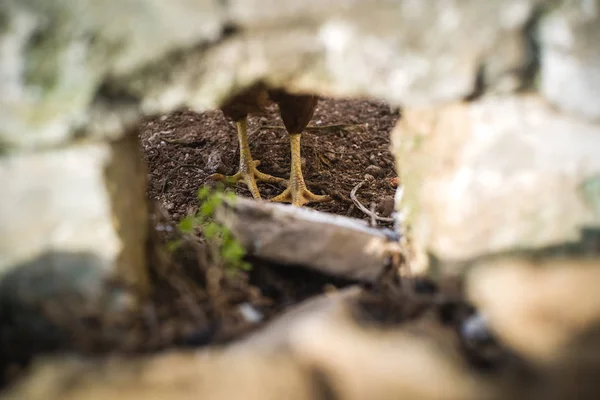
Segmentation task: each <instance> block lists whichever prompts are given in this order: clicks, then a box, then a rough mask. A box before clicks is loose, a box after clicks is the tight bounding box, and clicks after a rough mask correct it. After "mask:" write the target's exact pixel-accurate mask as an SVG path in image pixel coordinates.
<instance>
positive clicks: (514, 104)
mask: <svg viewBox="0 0 600 400" xmlns="http://www.w3.org/2000/svg"><path fill="white" fill-rule="evenodd" d="M393 136H394V143H395V144H394V145H395V147H396V151H397V155H398V159H400V160H402V165H401V166H400V167H399V170H400V173H401V176H402V182H403V183H404V186H405V198H404V204H405V205H406V207H407V209H406V210H405V211H407V213H406V214H407V217H408V221H409V223H410V224H411V225H412V226H413V227H414V235H415V240H416V241H417V242H419V243H426V244H427V250H428V251H429V252H431V253H432V254H433V255H434V256H436V257H437V258H439V259H442V260H444V261H447V262H448V263H450V262H454V263H459V262H465V261H470V260H474V259H476V258H477V257H483V256H486V255H489V254H494V253H502V252H510V251H513V250H516V249H524V248H531V249H541V248H544V247H549V246H559V245H561V244H563V243H568V242H577V241H579V240H580V239H581V235H582V230H583V229H584V228H590V227H598V226H600V213H599V212H598V211H599V210H600V208H599V207H600V203H598V197H597V194H596V190H597V189H594V188H595V187H596V186H597V185H598V177H599V176H600V158H599V157H598V149H600V127H598V126H597V125H595V124H593V123H590V122H587V121H585V120H579V119H577V118H575V117H573V116H570V115H568V114H561V113H557V112H556V111H555V110H554V109H553V108H551V107H550V106H549V105H548V103H547V102H545V101H544V100H543V99H542V98H541V97H539V96H535V95H523V96H519V97H489V98H484V99H481V100H479V101H476V102H472V103H465V102H463V103H454V104H449V105H447V106H444V107H438V108H435V109H421V110H417V109H409V110H406V111H405V112H404V115H403V119H402V120H401V121H400V123H399V124H398V125H397V127H396V129H395V132H394V133H393ZM449 149H451V151H449Z"/></svg>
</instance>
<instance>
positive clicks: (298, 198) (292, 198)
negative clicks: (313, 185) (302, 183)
mask: <svg viewBox="0 0 600 400" xmlns="http://www.w3.org/2000/svg"><path fill="white" fill-rule="evenodd" d="M331 200H333V198H332V197H331V196H328V195H318V194H314V193H313V192H311V191H310V190H308V189H307V188H305V187H304V188H300V189H297V190H293V189H292V188H291V187H288V188H287V189H285V190H284V191H283V192H282V193H281V194H279V195H277V196H275V197H273V198H271V199H269V201H271V202H278V203H292V205H294V206H298V207H302V206H303V205H305V204H308V203H323V202H326V201H331Z"/></svg>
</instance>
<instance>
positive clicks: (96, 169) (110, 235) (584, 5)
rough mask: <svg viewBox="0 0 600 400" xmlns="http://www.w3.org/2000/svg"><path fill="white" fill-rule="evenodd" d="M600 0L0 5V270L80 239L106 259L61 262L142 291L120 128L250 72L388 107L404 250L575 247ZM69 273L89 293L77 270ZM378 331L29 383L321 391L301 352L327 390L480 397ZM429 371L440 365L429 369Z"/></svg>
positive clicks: (133, 154) (135, 176)
mask: <svg viewBox="0 0 600 400" xmlns="http://www.w3.org/2000/svg"><path fill="white" fill-rule="evenodd" d="M599 9H600V0H586V1H569V0H563V1H560V0H556V1H552V0H506V1H503V2H484V1H480V0H463V1H454V0H403V1H398V2H389V1H385V0H371V1H362V2H357V1H351V0H332V1H318V0H310V1H307V2H298V1H295V0H284V1H275V0H271V1H269V2H259V1H257V0H251V1H242V0H234V1H228V2H223V1H217V0H214V1H211V0H175V1H171V2H164V1H162V0H126V1H123V0H110V1H102V2H98V1H93V0H60V1H50V2H49V1H43V0H4V1H3V2H1V3H0V86H1V87H2V90H1V91H0V110H2V111H1V112H0V190H2V196H1V197H0V274H2V273H6V272H7V271H11V269H13V268H15V267H16V266H17V265H21V266H22V265H29V266H31V265H34V267H35V268H39V266H40V265H44V264H43V263H35V262H33V264H32V263H29V261H32V260H33V261H35V258H36V257H40V256H42V255H43V254H45V253H46V252H48V251H50V252H52V251H58V252H67V253H73V252H87V253H90V255H91V256H90V260H100V261H99V262H98V263H96V261H94V262H91V261H90V262H83V264H82V267H81V268H82V269H76V271H79V272H80V271H82V270H83V271H92V272H93V273H92V274H90V275H87V274H84V275H85V276H94V275H95V273H96V272H99V271H100V272H102V273H101V274H100V275H101V276H102V277H104V276H109V275H114V274H115V273H116V274H117V275H120V276H121V277H124V278H125V279H126V280H128V281H130V282H132V283H134V284H139V285H142V286H143V281H144V272H143V268H144V265H145V262H144V259H143V256H142V254H143V244H144V238H145V233H146V221H145V218H146V210H145V206H144V190H143V187H144V179H145V173H144V171H143V168H142V167H141V165H140V164H139V161H138V160H139V158H138V153H137V149H136V144H135V140H134V139H131V137H129V138H127V137H126V136H125V135H124V133H125V132H126V131H127V130H128V129H127V128H128V127H130V126H131V125H132V124H135V123H136V121H137V117H138V116H139V115H141V114H149V113H158V112H164V111H169V110H173V109H174V108H176V107H179V106H182V105H189V106H191V107H192V108H193V109H195V110H204V109H206V108H211V107H215V106H217V105H218V104H219V103H220V102H222V101H223V100H224V99H225V98H227V97H228V96H230V95H232V94H234V93H235V92H238V91H240V90H242V89H244V88H245V87H247V86H249V85H251V84H253V83H255V82H257V81H261V80H262V81H264V82H266V83H268V84H271V85H285V86H286V87H288V88H289V89H290V90H297V91H317V92H320V93H323V94H329V95H345V96H359V95H360V96H374V97H379V98H381V99H383V100H387V101H389V102H390V103H392V104H395V105H401V106H402V107H403V110H404V117H405V121H404V123H403V125H402V126H401V127H399V129H398V130H397V131H396V143H397V146H398V147H397V148H398V158H397V161H398V169H399V172H400V174H401V175H402V176H403V179H404V182H403V183H404V184H405V188H404V194H405V198H404V200H405V202H404V205H405V206H406V207H407V209H406V210H405V211H406V212H407V213H408V216H409V221H411V222H413V223H414V227H413V229H412V232H413V234H414V237H415V239H416V242H417V245H418V246H419V247H420V248H422V249H423V252H424V253H429V254H431V255H434V256H435V258H436V259H437V260H438V261H439V262H440V264H447V263H449V262H450V263H458V264H460V263H464V262H468V261H472V260H479V259H485V257H487V256H489V255H491V254H494V253H503V252H508V253H510V252H514V251H516V250H523V249H525V250H530V249H535V250H539V249H543V248H546V247H553V246H560V245H562V244H564V243H565V242H566V243H568V242H572V241H576V240H577V239H578V235H579V232H580V230H581V229H583V228H585V229H589V230H598V229H599V226H600V220H599V218H600V206H599V204H600V200H599V199H600V196H599V189H598V188H599V179H600V178H599V176H600V164H599V161H598V160H599V158H598V149H600V142H599V140H600V126H599V125H598V120H599V118H600V108H599V107H600V106H599V104H600V102H599V101H598V96H599V94H598V93H600V67H599V65H600V61H599V58H600V55H599V54H600V50H599V49H600V46H598V41H599V38H598V37H599V35H598V33H599V31H600V28H599V26H600V24H599V23H598V22H599V20H600V12H599ZM525 93H527V94H525ZM129 139H131V141H129ZM408 150H410V152H408ZM400 197H401V196H398V198H400ZM398 208H400V205H398ZM597 261H598V256H597V254H596V255H595V258H591V261H589V262H590V263H592V265H597V264H598V262H597ZM50 265H52V264H50ZM28 268H32V267H28ZM42 268H43V267H42ZM86 268H99V269H93V270H89V269H86ZM51 270H52V271H54V270H53V269H51ZM457 270H458V269H457ZM11 272H14V271H11ZM25 275H27V274H25ZM33 275H34V277H38V276H45V275H44V274H41V275H37V274H33ZM8 276H9V277H10V276H13V277H14V276H15V275H13V274H12V273H10V272H9V273H8ZM17 276H19V275H17ZM5 278H6V276H5ZM69 278H71V276H69ZM482 279H483V278H482ZM34 281H35V279H34ZM67 282H73V285H74V286H76V287H77V288H83V289H85V290H89V293H93V292H94V290H95V285H92V286H94V287H92V288H90V289H87V288H88V287H87V286H86V285H87V283H88V280H86V279H81V280H77V279H73V280H71V279H67ZM532 282H533V281H529V284H528V286H534V285H535V284H534V283H532ZM16 286H19V285H16ZM71 286H72V285H68V287H69V288H71ZM575 286H577V285H575ZM62 287H64V286H62V285H56V286H54V287H51V288H50V289H51V290H50V293H53V292H52V290H54V289H55V288H59V290H60V288H62ZM0 288H1V286H0ZM576 289H577V288H576V287H575V288H572V287H571V290H572V291H573V290H576ZM3 293H5V294H6V293H8V294H7V296H10V293H9V292H7V291H6V290H4V291H3ZM44 293H48V292H44ZM584 303H585V307H590V308H592V309H593V311H594V312H595V308H596V307H597V306H594V305H590V304H591V302H590V300H587V302H586V300H585V298H584ZM482 304H483V303H482ZM498 304H499V303H498ZM486 307H489V309H490V310H492V309H493V306H492V305H489V304H488V305H486ZM594 312H590V314H591V315H595V314H594ZM590 314H586V315H590ZM575 322H577V321H575ZM307 332H308V333H307ZM302 335H304V336H302ZM315 337H319V338H320V340H314V338H315ZM507 337H510V335H509V334H507ZM380 339H381V338H380V337H378V336H377V335H368V334H365V333H364V332H362V331H356V330H354V329H352V328H349V327H348V326H346V325H340V326H334V327H331V326H329V327H324V326H320V327H319V326H312V327H310V329H309V328H307V330H306V331H304V332H301V333H299V339H298V340H299V341H298V342H297V344H296V345H297V346H298V347H296V348H297V349H298V352H300V353H302V354H303V357H306V358H305V359H304V360H305V361H306V360H308V362H307V364H302V366H301V367H300V366H299V365H298V364H296V363H294V362H293V361H292V360H290V359H289V357H287V356H281V357H280V358H276V359H269V360H267V359H265V358H261V357H257V356H255V355H252V354H248V355H242V356H238V355H236V356H231V358H221V357H216V358H214V359H213V358H210V356H209V357H207V358H204V359H202V358H197V357H196V355H184V356H182V358H178V356H175V358H169V356H170V355H165V356H159V357H158V358H157V359H153V360H150V362H149V363H148V364H143V365H142V367H139V365H133V366H132V365H127V366H125V367H123V369H120V368H114V369H112V367H108V368H105V369H102V368H100V369H94V368H92V370H91V374H93V373H97V372H102V375H100V376H102V377H104V378H103V379H102V380H101V381H100V382H99V381H94V380H93V379H94V378H90V380H89V381H88V380H86V379H87V378H83V379H82V380H80V381H73V380H70V379H69V378H70V377H72V376H73V370H74V369H75V370H79V369H81V366H80V365H77V366H76V367H74V368H71V369H69V368H68V369H67V370H66V373H65V374H64V375H63V377H66V379H65V380H56V382H59V383H61V382H63V383H65V382H67V383H69V385H70V386H69V385H65V386H62V387H59V388H58V389H57V391H56V392H53V391H52V390H53V389H52V387H50V386H45V385H44V383H45V384H52V383H53V382H55V381H54V379H53V377H54V375H53V374H54V372H53V371H52V370H46V372H45V374H46V375H43V374H42V375H41V378H40V379H41V382H42V385H41V386H37V389H36V386H30V387H28V388H25V389H23V390H25V391H27V390H32V391H35V390H39V392H37V394H36V393H34V392H31V393H29V394H30V398H36V397H35V396H36V395H37V396H39V398H52V396H53V395H55V397H56V398H68V397H67V396H66V395H64V393H62V390H63V389H65V388H66V390H70V391H71V395H72V398H85V397H83V395H82V394H81V393H83V392H84V391H86V390H88V389H89V388H92V389H95V390H97V392H95V393H96V394H94V392H92V394H90V397H88V398H98V396H99V397H103V398H106V397H110V395H111V394H115V393H120V394H121V395H122V394H123V393H124V392H123V390H124V389H123V388H127V389H128V390H131V391H132V392H131V393H133V392H135V393H137V394H138V395H141V396H144V395H146V394H147V395H148V396H150V395H154V396H156V397H157V398H158V397H160V398H164V397H162V396H161V395H163V394H164V393H165V392H163V391H168V392H169V393H171V394H173V395H174V396H177V395H178V394H181V395H182V396H186V395H188V394H189V393H194V395H195V396H198V395H200V396H201V395H202V393H205V394H207V393H209V392H203V389H206V386H202V385H206V382H211V388H212V389H214V390H218V391H220V392H218V393H217V394H216V395H214V396H211V397H213V398H219V397H223V398H234V397H239V396H237V395H238V394H240V393H244V395H245V397H247V398H252V397H253V396H254V397H256V398H263V397H264V392H265V391H269V392H270V393H272V394H273V396H274V397H275V396H276V397H281V393H282V391H281V386H280V383H279V382H286V383H287V384H288V385H289V386H288V387H293V388H296V389H297V390H296V391H294V393H295V395H296V396H297V398H307V397H309V395H312V394H314V392H312V390H314V386H310V384H312V383H313V381H312V380H307V378H306V372H305V371H306V369H303V368H305V367H306V365H309V366H314V365H318V366H319V367H320V368H321V370H326V371H328V374H329V376H334V378H333V379H334V386H335V387H336V390H339V391H340V393H343V395H342V396H340V397H341V398H359V397H360V395H361V393H363V394H364V393H369V394H373V393H376V394H380V395H381V398H386V397H385V396H386V395H387V396H388V397H387V398H390V396H391V398H397V394H398V393H400V392H401V393H403V394H405V396H406V397H412V398H440V397H442V396H441V395H442V394H443V395H445V396H447V398H462V399H465V398H478V399H479V398H482V396H481V394H482V393H481V388H479V387H476V388H474V387H473V383H472V381H470V380H469V379H465V378H464V376H463V375H462V374H461V372H460V370H459V372H456V371H457V370H456V369H450V368H448V369H444V368H445V366H446V365H449V364H448V363H446V362H447V359H446V358H440V357H439V354H438V353H432V352H429V351H428V348H426V349H423V348H422V347H418V346H417V345H416V344H415V340H414V338H413V337H411V338H406V337H402V338H398V337H386V338H385V340H380ZM391 348H393V349H394V351H390V349H391ZM349 349H350V350H351V351H348V350H349ZM417 350H418V351H417ZM415 360H416V361H415ZM410 362H413V365H418V366H420V367H419V368H413V369H411V368H410V367H411V366H412V365H408V364H407V363H410ZM419 363H421V364H419ZM134 364H135V362H134ZM407 365H408V367H409V368H407ZM434 365H435V366H440V365H441V366H442V368H441V369H438V371H441V375H439V376H432V375H431V374H423V372H422V371H423V370H426V371H431V367H432V366H434ZM138 367H139V368H138ZM400 370H401V371H403V372H405V373H406V374H407V375H406V376H401V377H399V376H398V372H397V371H400ZM140 371H141V373H140ZM164 371H169V372H173V375H165V374H164ZM199 371H200V372H202V373H205V374H206V375H205V378H204V380H199V379H197V375H196V373H197V372H199ZM380 371H383V374H384V379H383V382H384V383H385V384H382V385H381V386H377V387H373V382H375V380H370V378H369V376H370V375H369V374H370V373H371V374H376V373H378V372H380ZM389 371H392V372H389ZM411 371H412V374H411ZM356 372H360V374H356ZM61 373H63V372H61ZM277 373H278V374H281V375H282V377H281V380H279V379H278V378H279V376H278V375H276V374H277ZM456 374H459V376H457V375H456ZM90 376H91V375H90ZM265 376H268V377H269V379H260V378H261V377H265ZM361 376H363V377H364V376H366V377H367V378H361ZM182 377H183V378H182ZM371 377H372V376H371ZM186 379H189V380H186ZM424 380H425V381H426V382H424ZM433 381H435V382H442V383H444V382H450V381H452V382H455V381H458V382H460V383H461V385H462V386H452V385H451V384H450V383H448V385H444V384H439V383H438V384H436V385H430V382H433ZM181 382H184V383H188V384H189V386H186V385H181ZM257 382H259V383H260V386H257ZM88 385H89V386H88ZM325 386H326V387H329V385H325ZM308 387H310V390H309V389H307V388H308ZM215 388H216V389H215ZM448 388H450V389H452V390H450V389H448ZM187 390H189V391H190V392H186V391H187ZM423 390H425V393H423V392H422V391H423ZM98 393H99V395H98ZM211 393H213V392H211ZM413 394H414V395H413ZM94 396H96V397H94ZM352 396H355V397H352ZM23 397H24V396H21V397H18V396H17V397H16V398H23ZM207 397H208V394H207ZM329 397H336V396H334V395H330V396H329ZM376 397H377V396H376V395H373V398H376ZM144 398H149V397H144ZM174 398H176V397H174ZM363 398H364V397H363Z"/></svg>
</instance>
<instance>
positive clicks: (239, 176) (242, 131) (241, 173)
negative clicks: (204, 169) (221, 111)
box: [211, 118, 285, 199]
mask: <svg viewBox="0 0 600 400" xmlns="http://www.w3.org/2000/svg"><path fill="white" fill-rule="evenodd" d="M236 127H237V135H238V142H239V145H240V168H239V170H238V172H237V173H236V174H235V175H231V176H225V175H222V174H213V175H211V179H213V180H227V181H231V182H234V183H237V182H239V181H244V182H245V183H246V185H247V186H248V188H249V189H250V192H251V193H252V197H254V198H255V199H260V193H259V191H258V186H257V185H256V181H258V182H269V183H283V184H285V179H282V178H277V177H276V176H272V175H268V174H263V173H262V172H260V171H259V170H258V169H256V167H258V166H259V165H260V161H258V160H257V161H254V160H253V159H252V153H251V152H250V145H249V144H248V133H247V127H246V118H244V119H242V120H240V121H236Z"/></svg>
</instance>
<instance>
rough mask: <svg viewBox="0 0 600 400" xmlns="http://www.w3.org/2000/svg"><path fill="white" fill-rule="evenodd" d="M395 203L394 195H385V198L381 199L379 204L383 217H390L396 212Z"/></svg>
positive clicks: (378, 207) (380, 213)
mask: <svg viewBox="0 0 600 400" xmlns="http://www.w3.org/2000/svg"><path fill="white" fill-rule="evenodd" d="M394 205H395V201H394V198H393V197H391V196H386V197H384V198H383V199H381V201H379V204H378V206H377V209H378V211H379V215H381V216H382V217H389V216H390V215H392V213H393V212H394Z"/></svg>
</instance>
